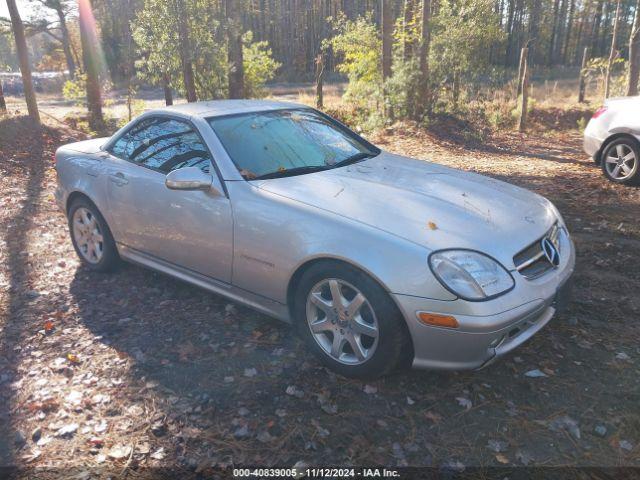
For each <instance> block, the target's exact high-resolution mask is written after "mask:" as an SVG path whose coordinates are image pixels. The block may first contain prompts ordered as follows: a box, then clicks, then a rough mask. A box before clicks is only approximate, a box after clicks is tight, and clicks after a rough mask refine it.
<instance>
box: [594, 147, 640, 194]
mask: <svg viewBox="0 0 640 480" xmlns="http://www.w3.org/2000/svg"><path fill="white" fill-rule="evenodd" d="M600 165H601V167H602V172H603V173H604V175H605V177H607V178H608V179H609V180H610V181H612V182H614V183H621V184H623V185H638V184H640V146H639V144H638V141H637V140H636V139H634V138H632V137H621V138H617V139H616V140H614V141H613V142H611V143H610V144H608V145H607V146H606V147H605V148H604V150H603V151H602V155H601V158H600Z"/></svg>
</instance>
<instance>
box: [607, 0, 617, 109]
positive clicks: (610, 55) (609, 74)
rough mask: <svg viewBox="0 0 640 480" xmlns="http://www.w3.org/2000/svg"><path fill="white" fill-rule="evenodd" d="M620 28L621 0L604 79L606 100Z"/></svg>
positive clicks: (614, 21) (609, 88)
mask: <svg viewBox="0 0 640 480" xmlns="http://www.w3.org/2000/svg"><path fill="white" fill-rule="evenodd" d="M619 27H620V0H618V2H617V4H616V16H615V18H614V20H613V37H612V39H611V52H610V53H609V62H608V63H607V72H606V75H605V78H604V99H605V100H606V99H607V98H609V93H610V90H611V67H612V66H613V61H614V60H615V59H616V56H617V50H616V45H617V43H618V29H619Z"/></svg>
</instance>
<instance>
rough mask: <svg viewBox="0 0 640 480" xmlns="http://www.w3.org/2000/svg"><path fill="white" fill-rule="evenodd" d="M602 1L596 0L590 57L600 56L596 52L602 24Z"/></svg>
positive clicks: (597, 51)
mask: <svg viewBox="0 0 640 480" xmlns="http://www.w3.org/2000/svg"><path fill="white" fill-rule="evenodd" d="M603 9H604V0H597V3H596V9H595V13H594V14H593V24H592V25H591V56H593V57H594V58H595V57H598V56H600V55H599V54H600V50H598V38H600V25H601V24H602V12H603Z"/></svg>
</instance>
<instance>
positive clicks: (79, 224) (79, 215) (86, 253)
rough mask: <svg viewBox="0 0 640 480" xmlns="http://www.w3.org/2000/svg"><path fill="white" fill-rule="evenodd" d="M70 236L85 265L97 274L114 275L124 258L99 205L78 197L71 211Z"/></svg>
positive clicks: (69, 217) (69, 216)
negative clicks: (110, 273) (108, 273)
mask: <svg viewBox="0 0 640 480" xmlns="http://www.w3.org/2000/svg"><path fill="white" fill-rule="evenodd" d="M67 217H68V219H69V234H70V235H71V242H72V243H73V248H74V249H75V251H76V253H77V255H78V257H80V260H82V263H83V264H84V265H85V266H86V267H87V268H89V269H91V270H94V271H96V272H111V271H113V270H115V269H116V268H117V266H118V264H119V263H120V256H119V255H118V249H117V248H116V243H115V241H114V240H113V235H112V234H111V230H110V229H109V226H108V225H107V222H106V221H105V219H104V217H103V216H102V215H101V214H100V211H99V210H98V209H97V208H96V206H95V205H94V204H93V203H92V202H91V201H89V200H88V199H87V198H78V199H76V200H74V201H73V203H72V204H71V207H70V208H69V214H68V216H67Z"/></svg>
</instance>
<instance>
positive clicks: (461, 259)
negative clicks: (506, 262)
mask: <svg viewBox="0 0 640 480" xmlns="http://www.w3.org/2000/svg"><path fill="white" fill-rule="evenodd" d="M429 266H430V267H431V271H432V272H433V274H434V275H435V276H436V278H437V279H438V280H439V281H440V283H441V284H442V285H443V286H444V287H445V288H446V289H447V290H449V291H451V292H452V293H454V294H456V295H457V296H459V297H460V298H462V299H464V300H472V301H478V300H489V299H491V298H494V297H497V296H498V295H502V294H503V293H506V292H508V291H509V290H511V289H512V288H513V286H514V285H515V282H514V281H513V277H512V276H511V274H510V273H509V272H508V271H507V270H506V269H505V268H504V267H503V266H502V265H500V264H499V263H498V262H497V261H495V260H494V259H493V258H491V257H489V256H487V255H484V254H482V253H479V252H474V251H472V250H441V251H439V252H434V253H432V254H431V255H430V256H429Z"/></svg>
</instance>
